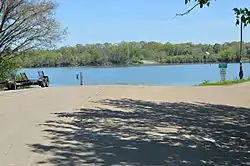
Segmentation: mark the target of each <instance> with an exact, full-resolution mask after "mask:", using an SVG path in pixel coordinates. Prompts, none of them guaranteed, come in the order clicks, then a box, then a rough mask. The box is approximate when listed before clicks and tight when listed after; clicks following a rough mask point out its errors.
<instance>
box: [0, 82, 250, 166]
mask: <svg viewBox="0 0 250 166" xmlns="http://www.w3.org/2000/svg"><path fill="white" fill-rule="evenodd" d="M249 111H250V84H241V85H236V86H223V87H222V86H220V87H153V86H83V87H56V88H44V89H42V88H35V89H28V90H23V91H16V92H15V91H14V92H8V93H6V92H1V93H0V131H1V134H0V165H1V166H11V165H17V166H29V165H32V166H33V165H46V166H51V165H107V166H108V165H181V164H188V163H189V164H192V165H203V164H204V165H206V164H211V165H215V164H218V165H226V164H229V165H233V164H239V165H244V164H245V165H247V164H250V147H249V146H250V145H249V142H250V135H249V131H250V118H249V117H250V113H249ZM247 162H248V163H247Z"/></svg>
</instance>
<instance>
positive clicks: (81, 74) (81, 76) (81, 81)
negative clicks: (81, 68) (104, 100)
mask: <svg viewBox="0 0 250 166" xmlns="http://www.w3.org/2000/svg"><path fill="white" fill-rule="evenodd" d="M80 85H83V73H82V72H80Z"/></svg>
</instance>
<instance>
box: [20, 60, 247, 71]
mask: <svg viewBox="0 0 250 166" xmlns="http://www.w3.org/2000/svg"><path fill="white" fill-rule="evenodd" d="M221 63H223V62H221ZM221 63H220V62H216V63H166V64H164V63H154V64H138V65H136V64H131V65H115V66H57V67H21V68H20V69H42V68H129V67H147V66H152V67H153V66H184V65H185V66H188V65H210V64H211V65H218V64H221ZM249 63H250V62H243V64H249ZM227 64H239V63H236V62H234V63H227ZM20 69H19V70H20Z"/></svg>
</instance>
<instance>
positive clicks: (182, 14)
mask: <svg viewBox="0 0 250 166" xmlns="http://www.w3.org/2000/svg"><path fill="white" fill-rule="evenodd" d="M199 5H200V3H197V4H195V5H194V6H193V7H192V8H190V9H189V10H188V11H186V12H184V13H177V14H176V15H175V17H177V16H184V15H187V14H188V13H190V12H191V11H192V10H194V9H195V8H196V7H197V6H199Z"/></svg>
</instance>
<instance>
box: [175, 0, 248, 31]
mask: <svg viewBox="0 0 250 166" xmlns="http://www.w3.org/2000/svg"><path fill="white" fill-rule="evenodd" d="M191 1H192V0H185V4H188V3H190V2H191ZM193 1H195V5H194V6H193V7H191V8H190V9H189V10H187V11H186V12H184V13H179V14H176V16H184V15H186V14H188V13H190V12H191V11H192V10H194V9H195V8H197V7H199V8H203V7H204V6H209V5H210V4H211V2H212V1H216V0H193ZM233 11H234V14H235V16H236V25H238V24H239V23H240V21H242V23H243V24H244V26H247V25H248V24H250V8H247V7H246V8H234V9H233Z"/></svg>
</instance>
